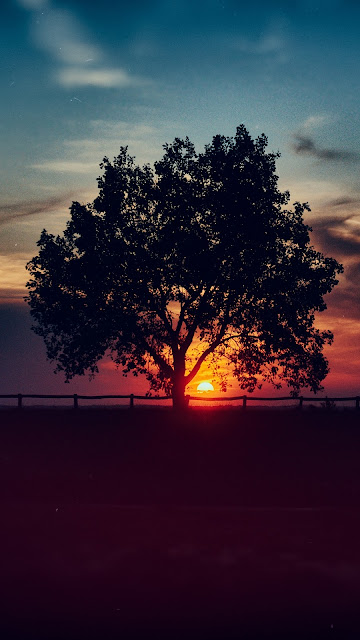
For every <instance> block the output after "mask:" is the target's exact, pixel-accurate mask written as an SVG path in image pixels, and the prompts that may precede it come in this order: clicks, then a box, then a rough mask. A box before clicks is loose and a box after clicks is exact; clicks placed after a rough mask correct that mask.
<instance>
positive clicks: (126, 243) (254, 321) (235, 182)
mask: <svg viewBox="0 0 360 640" xmlns="http://www.w3.org/2000/svg"><path fill="white" fill-rule="evenodd" d="M266 146H267V138H266V136H265V135H261V136H260V137H258V138H257V139H256V140H252V138H251V137H250V135H249V133H248V132H247V130H246V128H245V127H244V126H243V125H242V126H239V127H238V128H237V130H236V135H235V136H234V137H225V136H221V135H217V136H215V137H214V138H213V140H212V142H211V144H209V145H207V146H206V147H205V150H204V152H202V153H196V151H195V148H194V145H193V144H192V143H191V142H190V140H189V139H188V138H186V139H185V140H181V139H179V138H175V140H174V142H173V143H172V144H165V145H164V155H163V158H162V159H161V160H160V161H158V162H156V163H155V165H154V168H151V167H150V166H149V165H145V166H143V167H139V166H137V165H136V164H135V162H134V158H132V157H131V156H129V155H128V152H127V148H126V147H122V148H121V149H120V153H119V155H118V156H117V157H116V158H114V161H113V162H110V160H109V159H108V158H106V157H105V158H104V160H103V162H102V163H101V165H100V167H101V169H102V170H103V175H102V177H100V178H98V185H99V195H98V197H97V198H96V199H95V200H94V202H93V203H91V204H80V203H79V202H73V203H72V206H71V208H70V211H71V218H70V220H69V222H68V224H67V227H66V230H65V231H64V233H63V235H62V236H57V237H55V236H54V235H51V234H49V233H47V232H46V230H44V231H43V232H42V234H41V237H40V240H39V242H38V246H39V247H40V249H39V254H38V255H37V256H35V257H34V258H33V259H32V260H31V261H30V262H29V263H28V265H27V268H28V270H29V272H30V274H31V279H30V281H29V282H28V283H27V287H28V289H29V296H28V297H27V300H28V302H29V304H30V307H31V313H32V316H33V318H34V319H35V321H36V322H37V325H36V326H35V327H34V329H35V332H36V333H37V334H39V335H41V336H42V337H43V338H44V340H45V343H46V347H47V356H48V358H49V359H50V360H52V361H56V363H57V367H56V370H57V371H63V372H64V373H65V376H66V379H67V380H69V379H71V378H72V377H73V376H76V375H80V374H83V373H84V372H88V373H89V374H90V375H94V374H95V373H96V372H97V371H98V369H97V362H98V361H99V359H100V358H102V357H103V356H104V355H105V354H106V353H109V354H110V355H111V357H112V358H113V359H114V361H115V362H116V363H117V364H118V365H119V366H120V367H121V368H122V370H123V373H124V374H125V375H126V374H128V373H129V372H132V373H133V374H134V375H138V374H145V375H146V377H147V379H148V381H149V382H150V389H152V390H154V391H159V390H160V389H163V390H165V392H167V393H170V394H171V395H172V398H173V404H174V406H179V407H181V406H183V405H184V394H185V389H186V386H187V385H188V384H189V383H190V382H191V381H192V380H193V379H194V377H195V376H196V374H197V373H198V372H199V370H200V367H201V366H202V364H203V363H204V361H205V360H206V361H207V363H209V366H210V367H212V369H213V370H214V371H216V370H217V371H218V372H219V371H220V375H221V378H220V384H221V387H222V389H225V388H226V377H224V375H223V373H222V374H221V371H223V369H224V367H219V362H227V364H229V365H230V366H229V367H227V370H228V371H231V372H232V374H233V376H234V377H235V378H237V380H238V382H239V385H240V387H241V389H244V390H248V391H253V390H254V389H255V388H256V387H260V386H261V383H262V381H264V380H265V381H268V382H271V383H272V384H273V385H274V386H275V387H276V388H279V387H280V386H281V382H285V383H286V384H287V385H288V386H289V387H291V388H292V392H293V393H294V394H295V395H296V393H298V391H299V389H300V388H302V387H310V388H311V389H312V390H313V391H317V390H319V389H321V388H322V387H321V381H322V380H323V379H324V378H325V376H326V375H327V373H328V370H329V369H328V362H327V360H326V358H325V357H324V355H323V353H322V350H323V347H324V345H325V344H326V343H331V341H332V338H333V336H332V334H331V333H330V332H329V331H319V330H318V329H316V328H315V327H314V321H315V312H318V311H323V310H324V309H325V308H326V304H325V302H324V295H325V294H326V293H328V292H329V291H331V289H332V288H333V287H334V285H335V284H336V283H337V280H336V275H337V274H338V273H340V272H341V271H342V267H341V265H339V264H338V263H337V262H336V260H334V259H333V258H329V257H324V256H323V255H322V254H321V253H319V252H318V251H316V250H315V249H314V248H313V247H312V246H311V245H310V239H309V231H311V229H310V227H308V226H306V225H305V224H304V222H303V214H304V211H309V210H310V209H309V206H308V204H307V203H305V204H300V203H299V202H296V203H294V205H293V209H290V208H287V205H288V203H289V198H290V196H289V193H288V192H284V193H281V192H280V191H279V189H278V185H277V180H278V178H277V175H276V174H275V161H276V159H277V158H278V157H279V154H278V153H267V152H266Z"/></svg>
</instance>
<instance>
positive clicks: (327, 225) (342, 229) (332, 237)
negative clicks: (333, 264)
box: [311, 214, 360, 260]
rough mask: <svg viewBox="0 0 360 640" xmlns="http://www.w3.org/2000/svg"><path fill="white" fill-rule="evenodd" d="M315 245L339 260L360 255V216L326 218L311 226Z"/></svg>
mask: <svg viewBox="0 0 360 640" xmlns="http://www.w3.org/2000/svg"><path fill="white" fill-rule="evenodd" d="M311 226H312V229H313V237H314V239H315V241H316V242H315V243H316V244H319V245H320V247H321V249H322V250H323V251H325V252H326V253H327V254H330V255H334V257H336V258H337V259H340V260H341V259H342V258H343V257H351V256H358V255H359V253H360V216H359V215H356V214H355V215H351V216H344V217H330V216H329V217H325V218H322V219H320V220H316V221H315V222H314V223H312V224H311Z"/></svg>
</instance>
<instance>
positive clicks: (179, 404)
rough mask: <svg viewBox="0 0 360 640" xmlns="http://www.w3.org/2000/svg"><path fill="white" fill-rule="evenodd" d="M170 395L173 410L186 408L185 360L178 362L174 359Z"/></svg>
mask: <svg viewBox="0 0 360 640" xmlns="http://www.w3.org/2000/svg"><path fill="white" fill-rule="evenodd" d="M171 395H172V401H173V409H175V410H177V411H182V410H184V409H186V408H187V406H188V404H189V401H188V400H187V398H186V396H185V359H183V361H179V360H176V359H175V358H174V378H173V387H172V392H171Z"/></svg>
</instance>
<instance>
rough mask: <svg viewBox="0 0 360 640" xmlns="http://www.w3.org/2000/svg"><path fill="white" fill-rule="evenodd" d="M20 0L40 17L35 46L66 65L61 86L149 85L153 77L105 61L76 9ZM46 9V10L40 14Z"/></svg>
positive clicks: (59, 79) (59, 73)
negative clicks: (76, 13) (74, 12)
mask: <svg viewBox="0 0 360 640" xmlns="http://www.w3.org/2000/svg"><path fill="white" fill-rule="evenodd" d="M17 1H18V3H19V4H20V5H21V6H22V7H24V8H26V9H29V10H31V11H33V12H34V15H35V16H36V20H34V22H33V25H32V33H31V35H32V39H33V41H34V43H35V45H36V46H37V47H38V48H39V49H41V50H42V51H45V52H46V53H48V54H49V55H50V56H51V58H52V59H53V60H54V61H56V62H58V63H60V64H62V65H63V67H62V68H61V69H58V70H57V71H55V76H54V77H55V80H56V82H57V83H58V84H59V85H60V86H62V87H64V88H66V89H67V88H74V87H86V86H91V87H98V88H101V89H109V88H117V87H120V88H127V87H139V86H142V85H145V84H149V80H145V79H144V78H140V77H138V76H133V75H131V74H129V73H128V72H127V71H126V70H125V69H123V68H122V67H112V66H109V65H107V64H106V63H105V64H104V58H105V55H104V52H103V51H102V50H101V48H100V47H99V46H98V45H96V44H94V43H92V42H91V41H90V38H89V36H88V34H86V32H85V30H84V28H83V26H82V25H81V24H80V23H79V22H78V20H77V19H76V16H75V15H74V14H73V13H72V12H70V11H66V10H59V9H56V8H54V7H53V6H51V4H50V3H49V2H45V0H17ZM42 8H46V11H45V10H44V11H42V12H41V15H40V14H39V10H40V9H42Z"/></svg>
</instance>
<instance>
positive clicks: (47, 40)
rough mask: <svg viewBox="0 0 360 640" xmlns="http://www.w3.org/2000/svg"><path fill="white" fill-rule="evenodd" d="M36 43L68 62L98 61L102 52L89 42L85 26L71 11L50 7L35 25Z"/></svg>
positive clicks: (62, 60) (34, 35)
mask: <svg viewBox="0 0 360 640" xmlns="http://www.w3.org/2000/svg"><path fill="white" fill-rule="evenodd" d="M32 35H33V39H34V41H35V43H36V45H37V46H38V47H39V48H40V49H42V50H44V51H47V52H48V53H50V54H51V55H52V56H53V57H54V58H57V59H58V60H60V61H61V62H64V63H66V64H81V63H86V62H87V61H95V62H96V61H97V60H99V59H101V58H102V53H101V52H100V50H99V49H98V48H97V47H95V46H94V45H93V44H90V43H89V42H87V39H86V36H85V34H84V33H83V28H82V27H81V25H80V24H78V22H77V20H76V19H75V17H74V16H73V15H72V14H71V13H70V12H69V11H63V10H62V11H59V10H56V9H50V10H49V11H47V12H44V14H43V15H42V16H41V19H39V20H37V21H36V22H35V23H34V25H33V30H32Z"/></svg>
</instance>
